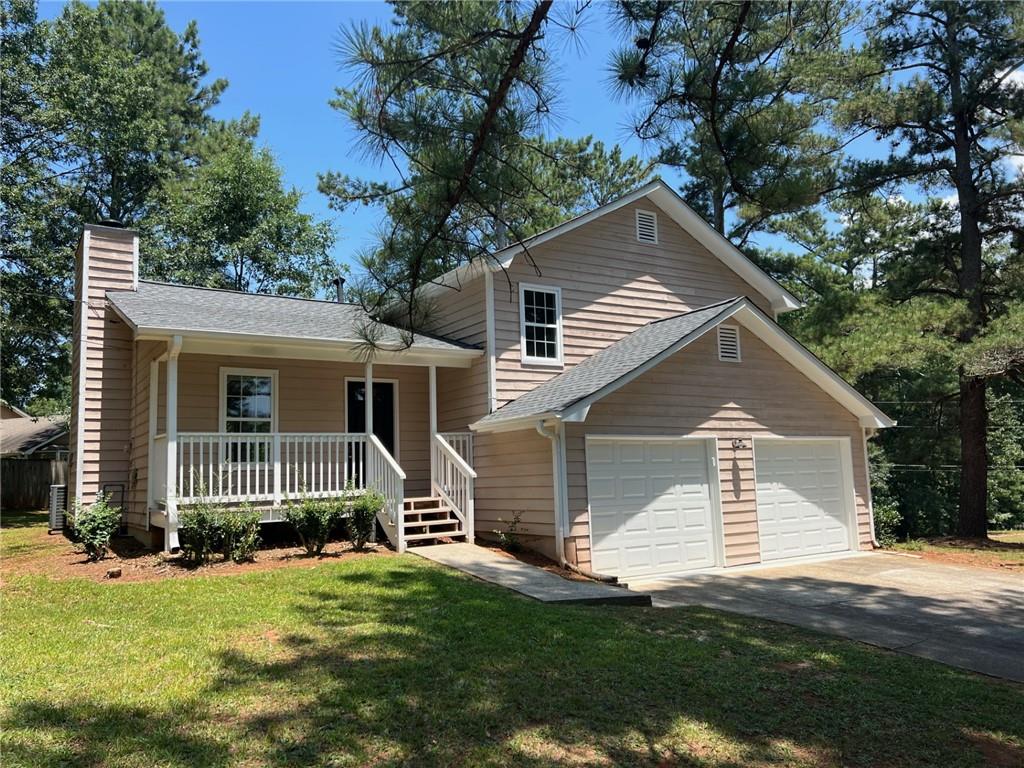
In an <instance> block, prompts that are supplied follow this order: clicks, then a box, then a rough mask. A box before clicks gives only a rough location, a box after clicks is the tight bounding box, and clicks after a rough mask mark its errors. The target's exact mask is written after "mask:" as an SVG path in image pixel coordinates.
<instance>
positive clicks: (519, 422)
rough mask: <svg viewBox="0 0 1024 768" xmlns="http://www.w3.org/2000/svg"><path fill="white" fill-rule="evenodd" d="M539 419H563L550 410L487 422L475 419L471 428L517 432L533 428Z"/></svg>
mask: <svg viewBox="0 0 1024 768" xmlns="http://www.w3.org/2000/svg"><path fill="white" fill-rule="evenodd" d="M538 421H541V422H548V421H561V418H560V416H559V415H558V414H557V413H552V412H550V411H548V412H545V413H541V414H533V415H530V416H520V417H518V418H512V419H505V420H503V421H502V420H499V421H489V422H487V423H486V424H481V423H480V422H479V421H475V422H473V423H472V424H470V425H469V429H470V431H471V432H515V431H516V430H519V429H533V428H534V427H536V425H537V422H538Z"/></svg>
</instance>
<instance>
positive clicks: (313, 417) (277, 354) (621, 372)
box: [70, 181, 893, 578]
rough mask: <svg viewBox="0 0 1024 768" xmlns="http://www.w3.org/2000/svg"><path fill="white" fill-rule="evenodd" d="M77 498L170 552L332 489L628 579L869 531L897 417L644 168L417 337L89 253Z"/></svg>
mask: <svg viewBox="0 0 1024 768" xmlns="http://www.w3.org/2000/svg"><path fill="white" fill-rule="evenodd" d="M77 259H78V261H77V264H78V272H77V274H78V280H77V282H76V299H77V300H78V301H77V302H76V313H75V353H74V360H73V363H74V371H73V380H74V381H73V393H74V404H73V413H72V425H71V426H72V434H73V439H72V444H71V450H72V467H71V472H70V474H71V489H70V491H71V495H72V496H73V497H78V498H81V499H82V500H83V501H86V502H87V501H90V500H91V499H92V498H93V497H94V496H95V494H96V493H97V492H100V491H104V490H106V491H107V492H109V493H112V494H114V495H115V497H118V498H123V499H124V502H125V509H126V515H127V521H128V524H129V526H130V529H131V530H132V531H133V532H134V533H136V535H138V536H139V537H140V538H144V539H146V540H149V541H152V542H153V543H154V544H157V545H162V546H164V547H167V548H173V547H174V546H176V525H177V516H178V514H179V511H180V510H181V509H182V507H184V506H187V505H188V504H190V503H195V502H196V501H197V500H199V499H206V500H209V501H212V502H214V503H223V504H228V505H230V504H238V503H241V502H249V503H251V504H253V505H255V506H257V507H258V508H260V509H261V510H262V514H263V519H264V520H265V521H267V522H273V521H276V520H280V519H281V516H282V509H283V505H284V504H287V503H288V501H289V500H292V499H295V498H297V497H298V496H300V495H302V494H310V495H318V496H332V495H338V494H340V493H341V492H342V491H343V490H344V488H345V487H346V484H349V483H352V484H353V485H355V487H357V488H364V487H375V488H378V489H379V490H381V491H382V492H383V493H384V495H385V496H386V498H387V499H388V507H387V509H386V511H385V513H383V514H382V515H381V516H380V521H381V524H382V528H383V530H384V532H385V534H386V535H387V537H388V538H389V540H390V541H391V542H392V543H393V544H394V545H395V546H396V547H397V548H398V549H399V550H403V549H404V548H405V547H406V545H408V544H414V543H416V542H419V541H429V540H435V539H437V538H440V537H447V538H457V537H466V538H468V539H469V540H473V538H474V536H476V535H479V536H489V535H492V533H493V531H496V530H502V529H505V528H507V527H508V526H509V525H510V523H511V522H512V521H513V520H518V531H519V534H520V536H521V537H522V539H523V541H524V543H526V544H527V545H528V546H531V547H533V548H535V549H538V550H539V551H541V552H543V553H545V554H547V555H548V556H550V557H552V558H555V559H557V560H560V561H564V562H568V563H570V564H573V565H575V566H577V567H579V568H581V569H583V570H586V571H591V572H595V573H600V574H608V575H616V576H619V577H623V578H633V577H639V576H654V575H665V574H675V573H684V572H688V571H694V570H699V569H708V568H716V567H723V566H733V565H740V564H749V563H756V562H760V561H768V560H774V559H780V558H791V557H804V556H812V555H824V554H828V553H835V552H845V551H849V550H855V549H860V548H868V547H870V546H871V545H872V541H873V538H874V537H873V523H872V512H871V497H870V490H869V483H868V467H867V452H866V441H867V439H868V437H869V436H870V435H871V433H872V432H873V431H874V430H876V429H879V428H882V427H887V426H891V425H892V423H893V422H892V421H891V420H890V419H889V418H888V417H887V416H885V414H883V413H882V412H881V411H879V410H878V409H877V408H876V407H874V406H873V405H872V404H871V403H870V402H868V401H867V400H866V399H865V398H864V397H862V396H861V395H860V394H859V393H858V392H857V391H856V390H854V389H853V388H852V387H851V386H850V385H849V384H847V383H846V382H845V381H843V379H842V378H840V377H839V376H838V375H837V374H836V373H834V372H833V371H831V370H830V369H829V368H828V367H827V366H825V365H824V364H823V363H822V362H821V361H819V360H818V359H817V358H815V357H814V355H812V354H811V353H810V352H809V351H808V350H807V349H805V348H804V347H803V346H801V345H800V344H799V343H798V342H797V341H796V340H795V339H793V338H792V337H790V336H789V335H788V334H786V332H785V331H783V330H782V329H781V328H780V327H779V326H778V325H777V324H776V322H775V319H776V318H777V317H778V315H779V314H781V313H783V312H788V311H792V310H795V309H798V308H799V306H800V305H799V302H798V301H797V300H796V299H795V298H794V297H793V296H792V295H791V294H789V293H788V292H787V291H786V290H785V289H784V288H783V287H782V286H781V285H780V284H779V283H777V282H776V281H775V280H773V279H772V278H770V277H769V276H768V275H766V274H765V273H764V272H762V271H761V270H760V269H759V268H758V267H757V266H756V265H754V264H753V263H752V262H751V261H750V260H749V259H747V258H746V257H745V256H744V255H743V254H742V253H741V252H740V251H739V250H738V249H737V248H735V247H734V246H733V245H732V244H731V243H729V242H728V240H726V239H725V238H723V237H722V236H721V235H720V234H719V233H717V232H716V231H715V230H714V229H713V228H711V227H710V226H709V225H708V224H707V223H706V222H704V221H703V220H702V219H701V218H700V217H699V216H697V215H696V214H695V213H694V212H693V210H691V209H690V208H689V207H688V206H687V205H686V204H685V203H684V202H683V201H682V200H681V199H680V198H679V197H678V195H676V193H675V192H673V191H672V190H671V189H670V188H669V187H668V186H667V185H665V184H664V183H663V182H660V181H655V182H652V183H650V184H647V185H645V186H643V187H641V188H640V189H638V190H636V191H635V192H632V193H631V194H628V195H626V196H624V197H623V198H621V199H619V200H617V201H615V202H613V203H610V204H608V205H605V206H602V207H601V208H598V209H596V210H594V211H591V212H590V213H587V214H585V215H583V216H580V217H578V218H575V219H572V220H570V221H567V222H565V223H563V224H561V225H559V226H557V227H555V228H553V229H551V230H548V231H546V232H544V233H541V234H539V235H537V236H535V237H533V238H532V239H530V240H529V241H527V242H526V243H524V244H519V245H515V246H512V247H509V248H507V249H505V250H504V251H502V252H500V253H499V254H498V257H497V260H496V261H495V262H494V263H492V264H483V263H474V264H471V265H467V266H465V267H462V268H460V269H458V270H455V271H453V272H451V273H448V274H447V275H444V276H443V277H442V278H441V279H439V280H438V281H437V284H433V285H430V286H428V287H427V288H425V289H424V295H425V297H426V298H428V299H429V300H430V302H431V303H432V305H433V309H432V312H431V313H430V316H431V317H432V318H433V323H434V325H433V327H431V328H430V329H428V330H429V331H430V333H429V334H418V335H416V336H415V337H414V338H413V340H412V343H411V344H407V343H405V342H404V341H403V339H402V338H401V335H400V332H399V331H398V329H395V328H391V327H388V326H380V327H379V329H378V331H377V336H378V337H379V341H378V344H377V349H375V350H374V351H373V352H372V354H368V349H367V347H366V345H365V342H364V341H363V339H364V337H365V334H364V333H363V329H364V328H365V327H366V325H367V323H369V322H371V321H370V319H369V318H368V317H367V316H366V315H365V313H364V312H363V311H362V310H361V309H360V308H359V307H356V306H353V305H349V304H342V303H338V302H329V301H310V300H305V299H291V298H283V297H275V296H265V295H253V294H243V293H236V292H231V291H221V290H211V289H205V288H195V287H188V286H177V285H167V284H160V283H151V282H145V281H140V280H139V279H138V240H137V237H136V235H135V234H134V233H132V232H129V231H127V230H121V229H115V228H108V227H99V226H90V227H87V228H86V230H85V232H84V234H83V237H82V241H81V244H80V246H79V249H78V256H77Z"/></svg>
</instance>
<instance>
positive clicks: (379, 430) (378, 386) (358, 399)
mask: <svg viewBox="0 0 1024 768" xmlns="http://www.w3.org/2000/svg"><path fill="white" fill-rule="evenodd" d="M345 386H346V390H347V391H346V393H345V402H346V403H347V406H346V407H347V408H348V431H349V432H357V433H358V432H365V431H366V382H363V381H348V382H346V383H345ZM373 434H375V435H376V436H377V438H378V439H379V440H380V441H381V442H382V443H384V447H385V448H387V449H388V453H390V454H391V455H392V456H394V455H395V385H394V383H393V382H390V381H375V382H373Z"/></svg>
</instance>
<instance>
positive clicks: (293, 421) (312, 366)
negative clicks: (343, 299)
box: [178, 353, 430, 496]
mask: <svg viewBox="0 0 1024 768" xmlns="http://www.w3.org/2000/svg"><path fill="white" fill-rule="evenodd" d="M222 367H224V368H257V369H267V370H276V371H277V372H278V393H277V408H278V415H277V420H278V421H277V427H278V430H279V431H281V432H344V431H345V430H346V426H345V378H346V377H351V378H362V377H363V375H364V373H365V367H364V366H363V365H361V364H359V363H338V362H328V361H317V360H281V359H278V358H262V357H226V356H220V355H197V354H189V353H183V354H182V355H181V357H180V358H179V359H178V430H179V431H180V432H207V431H209V432H215V431H218V430H219V429H220V421H219V420H220V369H221V368H222ZM373 378H374V380H375V381H379V380H382V379H397V380H398V456H397V457H396V458H397V459H398V463H399V464H400V465H401V467H402V469H403V470H404V471H405V473H406V476H407V479H406V483H405V493H406V495H407V496H423V495H426V494H427V492H428V491H429V488H430V446H429V432H428V418H429V401H428V394H429V393H428V388H427V369H426V368H423V367H415V366H397V365H374V366H373Z"/></svg>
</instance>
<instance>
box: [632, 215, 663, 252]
mask: <svg viewBox="0 0 1024 768" xmlns="http://www.w3.org/2000/svg"><path fill="white" fill-rule="evenodd" d="M636 239H637V240H638V241H639V242H641V243H654V244H657V243H658V215H657V214H656V213H652V212H651V211H637V212H636Z"/></svg>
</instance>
